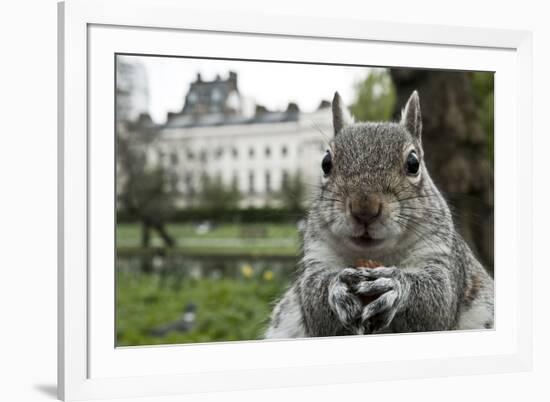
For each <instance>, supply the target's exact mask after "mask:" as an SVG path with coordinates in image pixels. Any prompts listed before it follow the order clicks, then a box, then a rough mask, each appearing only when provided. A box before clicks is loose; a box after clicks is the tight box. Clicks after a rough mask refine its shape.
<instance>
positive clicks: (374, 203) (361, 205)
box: [348, 194, 382, 225]
mask: <svg viewBox="0 0 550 402" xmlns="http://www.w3.org/2000/svg"><path fill="white" fill-rule="evenodd" d="M348 208H349V211H350V214H351V216H352V217H353V218H354V219H355V220H356V221H357V222H359V223H362V224H364V225H368V224H370V223H372V222H373V221H374V220H376V218H378V217H379V216H380V214H381V213H382V201H381V200H380V197H379V196H378V195H376V194H370V195H368V196H364V195H363V196H360V197H357V196H355V197H354V196H352V197H350V198H349V200H348Z"/></svg>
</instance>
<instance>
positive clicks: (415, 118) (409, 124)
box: [401, 91, 422, 139]
mask: <svg viewBox="0 0 550 402" xmlns="http://www.w3.org/2000/svg"><path fill="white" fill-rule="evenodd" d="M401 124H402V125H403V126H405V128H406V129H407V130H409V132H410V133H411V134H412V135H413V136H414V137H415V138H417V139H420V137H421V135H422V115H421V113H420V98H419V97H418V92H416V91H414V92H413V93H412V94H411V96H410V98H409V100H408V101H407V104H406V105H405V108H404V109H403V111H402V112H401Z"/></svg>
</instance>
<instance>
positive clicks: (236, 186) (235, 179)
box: [231, 172, 239, 191]
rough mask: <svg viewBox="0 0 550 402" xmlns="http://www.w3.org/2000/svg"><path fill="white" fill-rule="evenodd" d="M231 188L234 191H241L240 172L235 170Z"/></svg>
mask: <svg viewBox="0 0 550 402" xmlns="http://www.w3.org/2000/svg"><path fill="white" fill-rule="evenodd" d="M231 188H232V189H233V191H239V174H238V173H237V172H233V179H232V180H231Z"/></svg>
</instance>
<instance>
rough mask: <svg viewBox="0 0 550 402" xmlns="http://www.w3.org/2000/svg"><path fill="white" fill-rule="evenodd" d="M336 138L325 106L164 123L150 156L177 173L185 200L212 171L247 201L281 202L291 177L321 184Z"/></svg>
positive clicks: (257, 203) (251, 203)
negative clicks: (285, 115)
mask: <svg viewBox="0 0 550 402" xmlns="http://www.w3.org/2000/svg"><path fill="white" fill-rule="evenodd" d="M331 138H332V121H331V113H330V108H328V107H325V108H322V109H319V110H317V111H316V112H313V113H298V114H297V116H296V117H295V119H293V120H292V121H275V122H254V121H250V122H246V123H242V124H228V125H224V124H220V125H211V126H199V127H179V128H178V127H169V126H167V127H163V128H162V129H161V130H160V131H159V134H158V136H157V139H156V140H155V142H154V143H153V144H152V145H153V146H152V147H151V148H150V155H149V159H150V160H151V161H152V163H162V164H163V165H164V166H165V167H169V168H170V169H171V171H172V172H174V173H175V174H176V177H177V186H178V192H180V193H181V194H182V195H183V197H182V202H181V204H185V202H184V199H185V197H184V196H185V195H186V194H187V195H189V194H192V193H194V192H198V191H200V186H201V183H203V180H204V178H205V177H208V178H210V179H212V178H216V179H219V180H220V181H221V183H223V185H224V186H226V187H228V188H230V187H232V188H236V189H238V191H239V192H240V194H241V197H242V198H241V206H242V207H249V206H254V207H263V206H276V204H277V197H276V196H275V195H276V194H277V193H278V192H280V191H281V189H282V187H283V183H284V181H285V180H289V178H291V177H293V176H296V175H299V176H300V178H301V180H302V181H303V183H304V184H305V185H306V187H307V188H311V187H312V186H314V185H318V184H319V182H320V178H321V160H322V158H323V155H324V153H325V152H326V150H327V149H328V142H329V141H330V139H331ZM161 161H162V162H161Z"/></svg>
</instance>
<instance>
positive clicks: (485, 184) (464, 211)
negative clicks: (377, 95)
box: [391, 69, 493, 272]
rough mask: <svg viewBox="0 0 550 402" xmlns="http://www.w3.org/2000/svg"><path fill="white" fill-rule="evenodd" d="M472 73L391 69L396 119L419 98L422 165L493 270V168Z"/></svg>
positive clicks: (467, 237) (468, 239)
mask: <svg viewBox="0 0 550 402" xmlns="http://www.w3.org/2000/svg"><path fill="white" fill-rule="evenodd" d="M470 74H471V73H465V72H443V71H439V72H438V71H423V70H412V69H392V70H391V76H392V79H393V81H394V83H395V87H396V91H397V102H396V110H395V115H396V117H397V116H399V115H400V113H401V109H400V108H402V107H403V106H404V105H405V103H406V101H407V99H408V97H409V96H410V94H411V92H412V91H413V90H415V89H416V90H417V91H418V93H419V95H420V104H421V109H422V122H423V130H422V143H423V147H424V150H425V153H426V164H427V166H428V169H429V171H430V174H431V175H432V178H433V179H434V181H435V183H436V185H437V186H438V187H439V189H440V190H441V191H442V192H443V194H444V196H445V197H446V198H447V200H448V201H449V204H450V206H451V209H452V210H453V212H454V220H455V225H456V226H457V229H458V231H459V232H460V233H461V234H462V236H463V237H464V239H465V240H466V242H467V243H468V245H470V247H471V248H472V250H473V252H474V253H475V254H476V255H478V257H479V258H480V260H481V261H482V263H483V264H484V265H485V266H486V267H487V268H488V269H489V270H490V272H492V270H493V164H492V161H491V159H490V155H489V152H488V145H487V144H488V135H489V133H485V132H483V129H482V126H481V124H480V121H479V115H478V110H477V108H476V104H475V98H474V93H473V88H472V82H471V75H470Z"/></svg>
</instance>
